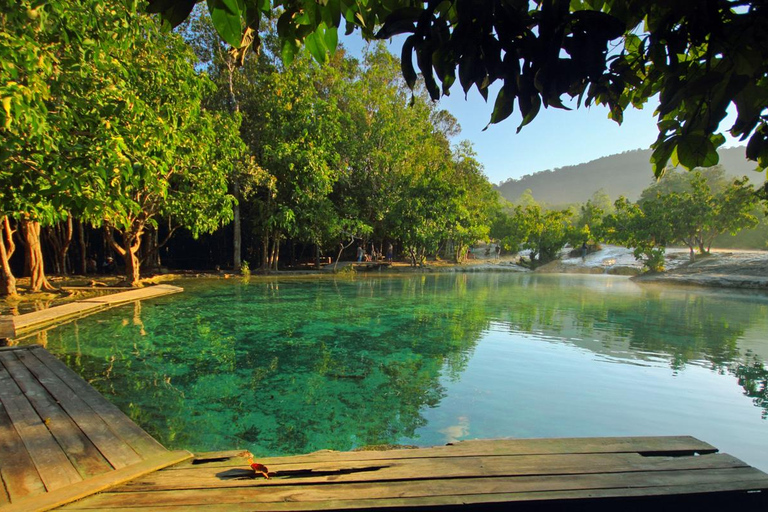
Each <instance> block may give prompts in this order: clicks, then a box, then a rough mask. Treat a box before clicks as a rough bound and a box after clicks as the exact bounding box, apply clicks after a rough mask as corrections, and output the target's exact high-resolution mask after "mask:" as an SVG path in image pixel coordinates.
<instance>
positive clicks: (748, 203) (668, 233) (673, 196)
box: [603, 168, 758, 271]
mask: <svg viewBox="0 0 768 512" xmlns="http://www.w3.org/2000/svg"><path fill="white" fill-rule="evenodd" d="M757 203H758V197H757V195H756V193H755V191H754V189H753V188H752V187H751V186H750V185H748V184H747V180H746V178H744V179H741V180H738V179H734V180H731V181H730V182H728V181H726V180H725V179H724V171H723V170H722V169H719V168H711V169H703V170H696V171H693V172H690V173H670V174H669V175H667V176H666V177H665V178H663V179H662V180H661V181H659V182H658V183H656V184H654V185H652V186H651V187H649V188H648V189H647V190H645V191H644V192H643V194H642V197H641V200H640V201H638V203H637V204H633V203H631V202H629V201H627V200H626V199H625V198H620V199H619V200H618V201H616V212H615V213H614V214H611V215H609V216H607V217H606V219H605V220H604V225H603V236H604V238H605V239H606V240H607V241H609V242H612V243H618V244H621V245H625V246H627V247H631V248H634V249H635V257H637V258H638V259H640V258H645V265H646V267H648V268H649V270H652V271H660V270H663V263H664V262H663V250H664V248H665V247H667V246H668V245H669V244H672V243H678V242H682V243H685V244H686V245H687V246H688V247H689V248H690V250H691V256H692V257H693V254H694V251H695V250H697V249H698V251H699V252H701V253H708V252H709V250H710V247H711V245H712V241H713V240H714V239H715V238H716V237H717V236H718V235H720V234H722V233H731V234H736V233H737V232H739V231H740V230H741V229H744V228H749V227H754V226H755V225H756V224H757V217H756V216H755V207H756V206H757Z"/></svg>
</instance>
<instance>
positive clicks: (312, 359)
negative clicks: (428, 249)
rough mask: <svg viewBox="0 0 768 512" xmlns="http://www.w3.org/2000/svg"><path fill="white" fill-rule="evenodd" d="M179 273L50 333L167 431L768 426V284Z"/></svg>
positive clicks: (198, 435) (445, 433) (313, 443)
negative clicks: (748, 290) (161, 287)
mask: <svg viewBox="0 0 768 512" xmlns="http://www.w3.org/2000/svg"><path fill="white" fill-rule="evenodd" d="M181 284H182V286H184V287H185V289H186V292H185V293H184V294H181V295H178V296H170V297H164V298H160V299H155V300H153V301H150V302H145V303H142V304H136V305H130V306H126V307H122V308H119V309H115V310H111V311H108V312H105V313H101V314H99V315H95V316H92V317H88V318H85V319H82V320H79V321H77V322H74V323H71V324H68V325H65V326H62V327H60V328H57V329H54V330H52V331H49V333H48V335H47V346H48V349H49V350H51V351H52V352H54V353H55V354H57V355H58V356H59V357H61V358H62V359H64V360H65V362H66V363H67V364H69V365H70V366H71V367H72V368H74V369H75V370H77V371H78V372H80V374H81V375H83V376H84V377H85V378H86V379H87V380H88V381H89V382H91V384H92V385H94V386H95V387H96V388H97V389H99V390H100V391H101V392H102V393H104V394H105V395H107V396H108V397H109V398H110V399H111V400H112V401H113V402H114V403H116V404H117V405H118V406H119V407H120V408H121V409H122V410H124V411H125V412H126V413H128V414H129V415H130V416H131V417H132V418H133V419H134V420H135V421H137V422H138V423H139V424H140V425H142V426H143V427H144V428H145V429H147V430H148V431H149V432H150V433H151V434H152V435H154V436H155V437H156V438H158V439H159V440H160V441H161V442H162V443H163V444H165V445H166V446H169V447H171V448H177V447H178V448H181V447H183V448H187V449H190V450H196V451H202V450H218V449H233V448H249V449H251V450H252V451H253V452H254V453H257V454H261V455H266V454H269V455H273V454H292V453H306V452H309V451H313V450H318V449H336V450H347V449H351V448H354V447H357V446H361V445H370V444H384V443H387V444H397V443H411V444H426V445H429V444H437V443H441V442H447V441H455V440H458V439H465V438H475V437H499V436H516V437H517V436H519V437H536V436H568V435H573V436H577V435H657V434H696V433H699V432H700V433H701V434H700V435H701V436H705V437H706V439H705V440H707V441H709V442H711V443H713V444H715V445H718V446H720V447H721V448H722V447H723V446H721V445H722V444H723V443H720V444H718V442H719V440H720V437H722V438H723V439H724V440H725V441H724V442H725V444H726V445H727V447H728V448H729V451H731V452H732V453H733V452H734V451H736V452H738V451H739V450H740V449H741V450H743V451H745V452H747V451H751V447H752V446H753V444H754V443H757V440H759V439H760V436H762V438H763V439H764V438H765V435H766V433H768V420H766V417H767V416H768V397H767V395H766V380H767V379H768V372H767V371H766V368H765V363H766V355H768V344H767V343H766V342H765V341H764V340H763V339H762V338H763V337H764V333H765V332H768V329H766V327H767V326H766V323H768V322H767V320H766V319H767V318H768V315H767V314H766V313H768V299H767V298H766V297H764V296H761V295H757V294H745V293H735V292H722V291H720V292H713V291H700V290H692V289H672V288H659V287H640V286H637V285H635V284H633V283H632V282H630V281H628V280H626V279H624V278H615V277H595V276H539V275H504V274H459V275H429V276H409V277H398V278H381V279H377V278H362V279H355V280H338V281H336V280H331V279H328V280H314V281H300V280H285V281H277V280H273V281H257V280H253V281H251V282H249V283H246V282H236V283H234V282H229V281H226V282H222V281H215V280H212V281H189V282H183V283H181ZM713 437H714V438H716V439H713ZM758 446H759V444H758ZM735 454H736V455H737V456H739V455H741V454H738V453H735ZM743 458H747V459H749V458H748V457H743ZM751 462H752V463H753V464H757V465H760V464H763V462H765V465H768V455H765V456H763V455H758V456H755V457H754V458H753V459H752V461H751Z"/></svg>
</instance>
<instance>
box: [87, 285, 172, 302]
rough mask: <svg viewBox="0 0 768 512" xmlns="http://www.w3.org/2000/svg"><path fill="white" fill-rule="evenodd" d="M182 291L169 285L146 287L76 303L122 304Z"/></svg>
mask: <svg viewBox="0 0 768 512" xmlns="http://www.w3.org/2000/svg"><path fill="white" fill-rule="evenodd" d="M183 291H184V289H183V288H181V287H179V286H173V285H169V284H157V285H154V286H148V287H146V288H138V289H136V290H129V291H125V292H120V293H112V294H109V295H101V296H99V297H91V298H89V299H83V300H80V301H78V302H82V303H86V304H93V303H98V304H121V303H124V302H133V301H136V300H142V299H150V298H154V297H161V296H163V295H170V294H173V293H180V292H183Z"/></svg>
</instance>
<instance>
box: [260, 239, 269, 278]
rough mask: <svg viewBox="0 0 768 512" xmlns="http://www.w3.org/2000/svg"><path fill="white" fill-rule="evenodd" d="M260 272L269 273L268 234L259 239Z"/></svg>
mask: <svg viewBox="0 0 768 512" xmlns="http://www.w3.org/2000/svg"><path fill="white" fill-rule="evenodd" d="M261 270H263V271H264V272H267V271H269V233H266V232H265V233H264V235H263V236H262V237H261Z"/></svg>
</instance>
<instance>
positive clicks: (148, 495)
mask: <svg viewBox="0 0 768 512" xmlns="http://www.w3.org/2000/svg"><path fill="white" fill-rule="evenodd" d="M729 482H730V483H735V484H736V487H738V486H740V485H742V484H747V483H748V484H747V488H748V489H749V490H755V489H761V488H766V487H768V477H767V476H766V475H765V474H764V473H762V472H760V471H758V470H756V469H754V468H738V469H727V470H711V471H672V472H644V473H636V474H626V475H625V474H595V475H574V476H562V475H555V476H531V477H515V478H476V479H461V480H455V479H441V480H440V479H435V480H422V481H398V482H374V483H366V484H339V485H327V484H326V485H296V486H286V487H279V488H258V487H246V488H239V489H221V488H206V489H192V490H182V491H144V490H142V489H139V490H138V491H137V492H132V493H119V492H110V493H104V494H100V495H97V496H93V497H91V498H89V499H87V500H85V501H82V502H79V503H74V504H72V505H70V507H68V509H71V510H88V509H103V510H106V509H114V508H120V507H126V506H130V507H148V508H151V507H161V506H162V507H164V506H166V505H173V506H197V505H210V504H221V505H225V504H245V503H247V504H251V505H253V506H254V507H256V508H258V506H259V505H263V504H270V505H272V504H275V503H282V502H291V503H300V502H304V503H308V502H315V503H316V502H330V503H335V502H338V501H354V500H366V501H368V500H373V499H376V500H382V499H393V498H438V499H440V498H443V497H451V496H454V497H455V496H462V495H478V496H479V495H493V494H511V493H531V492H552V491H594V490H608V489H611V490H615V491H616V494H617V495H619V494H621V492H622V491H624V490H627V489H634V488H642V489H647V492H648V493H650V494H653V493H654V491H653V489H652V488H654V487H661V488H672V487H680V489H678V490H679V492H680V493H685V492H687V491H686V488H687V487H690V486H691V485H692V484H693V485H706V484H711V485H724V484H727V483H729Z"/></svg>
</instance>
